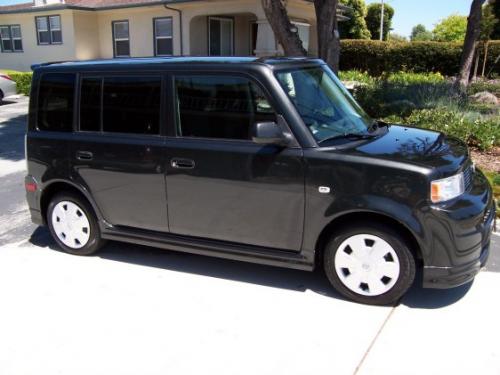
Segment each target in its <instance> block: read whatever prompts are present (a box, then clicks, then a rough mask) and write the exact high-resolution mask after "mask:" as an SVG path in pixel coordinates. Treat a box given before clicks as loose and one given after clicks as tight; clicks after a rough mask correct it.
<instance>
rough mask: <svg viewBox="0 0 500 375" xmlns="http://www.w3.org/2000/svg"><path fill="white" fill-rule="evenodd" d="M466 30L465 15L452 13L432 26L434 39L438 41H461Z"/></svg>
mask: <svg viewBox="0 0 500 375" xmlns="http://www.w3.org/2000/svg"><path fill="white" fill-rule="evenodd" d="M466 31H467V16H461V15H459V14H452V15H450V16H448V17H446V18H444V19H442V20H441V21H439V22H438V23H437V24H436V26H435V27H434V30H433V34H434V39H435V40H437V41H438V42H463V41H464V39H465V33H466Z"/></svg>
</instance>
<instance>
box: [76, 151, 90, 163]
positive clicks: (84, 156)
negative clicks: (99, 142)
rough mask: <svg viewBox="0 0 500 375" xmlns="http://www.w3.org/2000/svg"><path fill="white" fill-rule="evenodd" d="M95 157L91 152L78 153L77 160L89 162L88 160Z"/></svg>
mask: <svg viewBox="0 0 500 375" xmlns="http://www.w3.org/2000/svg"><path fill="white" fill-rule="evenodd" d="M93 157H94V155H93V154H92V153H91V152H90V151H77V152H76V158H77V159H78V160H85V161H88V160H92V158H93Z"/></svg>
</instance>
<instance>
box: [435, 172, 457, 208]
mask: <svg viewBox="0 0 500 375" xmlns="http://www.w3.org/2000/svg"><path fill="white" fill-rule="evenodd" d="M464 191H465V184H464V174H463V173H459V174H456V175H455V176H451V177H447V178H443V179H441V180H435V181H432V182H431V200H432V202H434V203H438V202H444V201H448V200H450V199H453V198H455V197H458V196H459V195H461V194H463V193H464Z"/></svg>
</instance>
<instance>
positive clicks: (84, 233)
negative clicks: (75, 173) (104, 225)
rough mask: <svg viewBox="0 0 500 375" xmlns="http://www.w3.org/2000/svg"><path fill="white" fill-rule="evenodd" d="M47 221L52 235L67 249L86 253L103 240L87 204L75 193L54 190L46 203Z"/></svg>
mask: <svg viewBox="0 0 500 375" xmlns="http://www.w3.org/2000/svg"><path fill="white" fill-rule="evenodd" d="M47 223H48V225H49V229H50V232H51V234H52V237H54V239H55V240H56V242H57V244H58V245H59V246H60V247H61V248H62V249H63V250H64V251H65V252H67V253H70V254H75V255H90V254H93V253H95V252H96V251H97V250H99V249H100V248H101V247H102V245H103V244H104V241H103V240H102V239H101V232H100V230H99V225H98V223H97V220H96V216H95V214H94V211H93V209H92V207H91V206H90V204H89V203H88V202H87V201H86V200H85V199H83V198H81V197H80V196H79V195H77V194H73V193H70V192H64V193H60V194H57V195H56V196H55V197H54V198H52V200H51V201H50V203H49V207H48V210H47Z"/></svg>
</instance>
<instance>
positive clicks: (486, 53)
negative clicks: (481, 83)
mask: <svg viewBox="0 0 500 375" xmlns="http://www.w3.org/2000/svg"><path fill="white" fill-rule="evenodd" d="M489 46H490V41H489V40H487V41H486V42H484V60H483V69H482V70H481V77H484V72H485V71H486V62H487V61H488V47H489Z"/></svg>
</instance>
